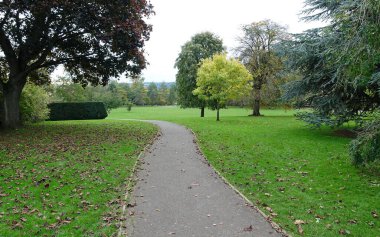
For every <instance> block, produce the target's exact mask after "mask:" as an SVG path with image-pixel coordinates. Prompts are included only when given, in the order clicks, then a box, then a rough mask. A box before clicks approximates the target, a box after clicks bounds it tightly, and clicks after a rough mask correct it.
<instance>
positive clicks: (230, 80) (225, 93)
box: [193, 54, 252, 121]
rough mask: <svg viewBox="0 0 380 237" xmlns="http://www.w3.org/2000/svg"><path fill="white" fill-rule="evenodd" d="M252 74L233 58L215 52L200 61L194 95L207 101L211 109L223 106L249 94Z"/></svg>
mask: <svg viewBox="0 0 380 237" xmlns="http://www.w3.org/2000/svg"><path fill="white" fill-rule="evenodd" d="M251 80H252V76H251V74H250V73H249V71H247V69H246V68H245V67H244V65H242V64H241V63H239V61H237V60H235V59H227V57H226V55H225V54H216V55H214V57H213V58H208V59H205V60H203V61H202V64H201V66H200V68H199V69H198V73H197V88H196V89H195V90H194V91H193V93H194V95H196V96H198V97H199V98H200V99H202V100H204V101H206V102H207V104H208V106H209V107H210V108H211V109H216V110H217V121H219V109H221V108H224V107H225V106H226V103H227V102H228V101H230V100H234V99H238V98H241V97H243V96H246V95H247V94H249V91H250V88H251V85H250V84H249V81H251Z"/></svg>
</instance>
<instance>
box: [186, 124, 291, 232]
mask: <svg viewBox="0 0 380 237" xmlns="http://www.w3.org/2000/svg"><path fill="white" fill-rule="evenodd" d="M185 128H186V129H187V130H189V131H190V132H191V133H192V134H193V136H194V138H195V139H194V141H195V143H196V145H197V149H198V150H199V151H200V155H201V156H202V157H203V159H204V160H205V161H206V162H207V165H209V166H210V167H211V168H212V169H213V170H214V172H215V173H216V174H217V175H218V176H219V177H220V178H221V179H222V180H223V182H224V183H225V184H227V185H228V186H229V187H230V188H231V189H232V190H233V191H235V193H237V194H238V195H239V196H241V197H242V198H243V199H244V201H245V202H246V203H247V204H249V205H250V207H251V208H253V209H255V211H257V212H258V213H259V214H260V215H262V216H263V217H264V218H265V220H266V221H267V222H268V223H269V224H270V225H271V226H272V228H273V229H275V230H276V231H277V232H278V233H280V234H282V236H283V237H292V235H290V234H289V233H287V232H286V231H285V230H284V229H283V228H282V227H281V226H280V225H279V224H277V223H276V222H274V221H272V219H271V217H270V216H268V215H267V214H265V213H264V212H263V211H261V210H260V208H258V207H257V206H256V205H255V204H253V202H251V200H249V199H248V198H247V197H246V196H245V195H244V194H243V193H242V192H240V191H239V190H238V189H237V188H236V187H235V186H234V185H232V184H231V183H230V182H229V181H228V180H227V179H226V178H225V177H224V176H223V175H222V174H221V173H220V172H219V170H217V169H216V168H215V167H214V166H213V165H212V164H211V163H210V162H209V160H208V159H207V158H206V156H205V155H204V153H203V151H202V149H201V146H200V144H199V139H198V137H197V134H196V133H195V132H194V131H193V130H192V129H191V128H188V127H185Z"/></svg>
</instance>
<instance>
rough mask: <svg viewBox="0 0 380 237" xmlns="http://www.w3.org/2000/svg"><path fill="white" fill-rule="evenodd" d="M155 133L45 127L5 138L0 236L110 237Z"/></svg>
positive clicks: (100, 125) (118, 127)
mask: <svg viewBox="0 0 380 237" xmlns="http://www.w3.org/2000/svg"><path fill="white" fill-rule="evenodd" d="M156 132H157V129H156V128H155V127H154V126H152V125H150V124H146V123H139V122H127V121H68V122H44V123H41V124H37V125H33V126H26V127H23V128H21V129H19V130H17V131H12V132H2V133H1V134H0V146H1V150H0V169H1V173H0V236H12V237H13V236H111V235H114V234H115V233H116V231H117V228H116V227H117V223H118V221H119V219H120V217H121V215H120V214H121V213H120V211H121V209H120V207H121V205H122V204H123V201H124V200H123V197H124V194H125V192H126V184H127V179H128V177H129V175H130V174H131V171H132V167H133V165H134V164H135V161H136V159H137V156H138V154H139V153H140V152H141V150H142V148H143V147H144V146H145V145H146V144H147V143H148V142H149V141H150V140H152V139H153V137H154V135H155V134H156Z"/></svg>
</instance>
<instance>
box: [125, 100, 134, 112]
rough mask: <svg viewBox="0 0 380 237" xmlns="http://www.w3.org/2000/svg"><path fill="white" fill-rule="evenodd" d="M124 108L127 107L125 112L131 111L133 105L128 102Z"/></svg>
mask: <svg viewBox="0 0 380 237" xmlns="http://www.w3.org/2000/svg"><path fill="white" fill-rule="evenodd" d="M126 106H127V110H128V111H131V110H132V106H133V103H132V102H130V101H128V102H127V104H126Z"/></svg>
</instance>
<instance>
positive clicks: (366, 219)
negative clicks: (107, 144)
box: [109, 107, 380, 237]
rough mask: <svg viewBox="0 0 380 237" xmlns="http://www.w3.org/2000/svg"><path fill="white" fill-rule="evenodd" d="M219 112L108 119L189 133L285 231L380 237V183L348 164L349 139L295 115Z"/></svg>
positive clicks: (150, 110) (155, 111) (169, 111)
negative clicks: (154, 123)
mask: <svg viewBox="0 0 380 237" xmlns="http://www.w3.org/2000/svg"><path fill="white" fill-rule="evenodd" d="M249 112H250V111H248V110H245V109H236V108H233V109H228V110H221V121H220V122H216V121H215V112H213V111H206V118H199V110H196V109H186V110H182V109H179V108H177V107H134V108H132V111H131V112H128V111H127V110H126V109H118V110H114V111H113V112H112V113H111V115H110V117H109V118H110V119H123V118H135V119H157V120H166V121H172V122H176V123H179V124H183V125H185V126H187V127H189V128H191V129H192V130H193V131H194V132H195V133H196V134H197V137H198V140H199V143H200V146H201V149H202V150H203V152H204V154H205V156H206V157H207V159H208V160H209V161H210V163H211V164H212V165H213V166H214V167H215V168H216V169H217V170H219V171H220V172H221V173H222V174H223V176H224V177H225V178H227V179H228V180H229V181H230V182H231V183H232V184H233V185H235V186H236V187H237V188H238V189H239V190H240V191H241V192H242V193H244V194H245V195H246V196H247V197H248V198H249V199H250V200H251V201H252V202H253V203H256V205H257V206H258V207H259V208H260V209H261V210H263V211H264V212H265V213H267V214H268V215H271V216H272V218H273V220H274V221H275V222H277V223H278V224H280V225H281V226H282V227H283V228H284V229H285V230H286V231H288V232H289V233H291V234H292V235H294V236H300V234H299V233H298V232H299V230H298V228H297V226H296V225H295V224H294V222H295V221H296V220H302V221H303V222H305V224H302V225H301V227H302V229H303V232H304V235H305V236H324V237H325V236H339V235H349V236H367V237H371V236H380V219H379V217H378V215H379V213H380V177H379V175H378V174H374V173H370V172H368V171H364V170H361V169H358V168H355V167H354V166H352V165H351V163H350V160H349V157H348V153H347V145H348V143H349V142H350V139H349V138H344V137H338V136H336V135H334V132H333V131H331V130H330V129H321V130H311V129H309V128H308V127H306V126H305V124H304V123H303V122H300V121H297V120H296V119H295V118H294V117H293V113H294V111H283V110H263V111H262V112H263V114H264V115H265V116H263V117H248V116H247V115H248V114H249Z"/></svg>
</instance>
